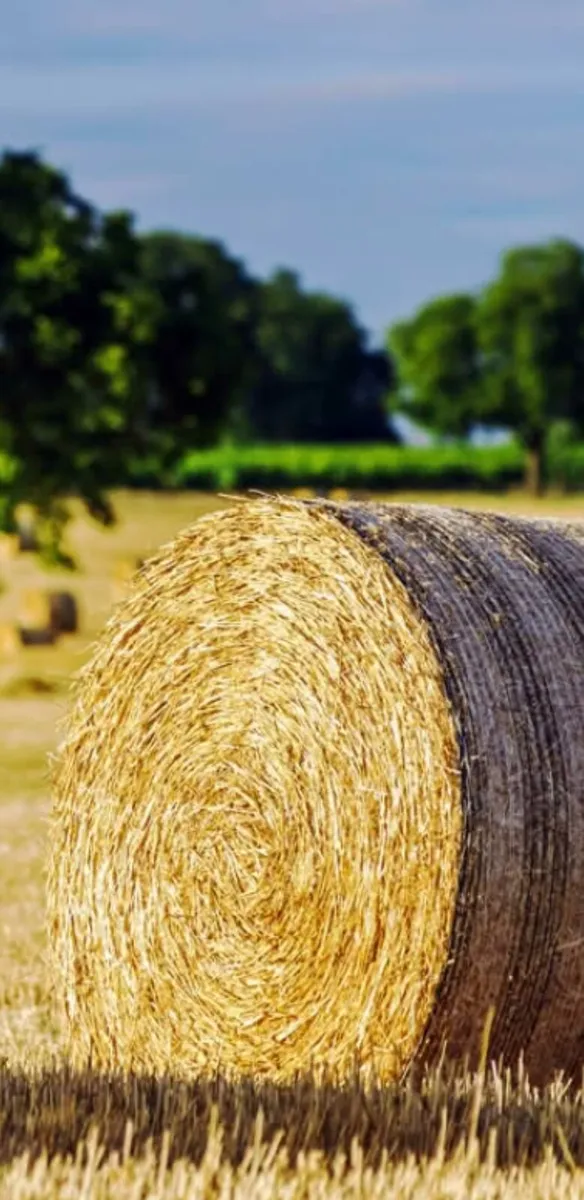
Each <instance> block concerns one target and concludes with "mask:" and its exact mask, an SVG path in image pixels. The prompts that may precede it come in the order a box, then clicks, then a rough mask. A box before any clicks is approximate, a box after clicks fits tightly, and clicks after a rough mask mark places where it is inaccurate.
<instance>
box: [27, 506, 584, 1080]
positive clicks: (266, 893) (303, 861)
mask: <svg viewBox="0 0 584 1200" xmlns="http://www.w3.org/2000/svg"><path fill="white" fill-rule="evenodd" d="M583 727H584V543H583V542H582V541H581V540H580V538H579V536H578V535H576V534H573V533H571V532H570V531H569V530H562V529H561V528H559V527H552V526H551V525H545V524H538V523H535V522H534V523H530V522H526V521H521V520H510V519H506V518H503V517H498V516H492V515H479V514H476V513H475V514H470V513H465V512H460V511H451V510H446V509H434V508H432V509H431V508H425V507H416V506H397V505H396V506H394V505H387V506H367V505H361V506H359V505H357V504H354V505H350V504H349V505H334V504H331V503H330V502H324V501H323V502H320V501H315V502H312V503H299V502H297V501H292V500H290V501H285V500H265V499H262V500H257V501H250V502H247V503H236V504H235V505H233V506H232V507H231V508H230V509H228V510H226V511H224V512H220V513H215V514H213V515H212V516H209V517H206V518H204V519H202V520H200V521H199V522H197V524H196V525H195V526H194V527H193V528H192V529H190V530H187V531H186V532H185V533H183V534H181V535H180V536H179V537H178V538H177V539H176V540H175V541H174V542H173V543H172V544H171V545H169V546H167V547H164V548H163V549H162V550H161V551H160V552H159V553H158V554H157V555H156V556H155V557H154V558H153V559H152V560H150V562H148V563H147V564H146V566H145V567H144V569H143V571H142V572H141V574H140V576H139V577H137V579H136V581H135V585H134V588H133V590H132V593H131V595H130V596H129V597H128V599H127V601H126V603H125V604H124V605H122V607H121V608H120V609H119V610H118V611H117V613H116V614H115V616H114V617H113V618H112V620H111V621H110V623H109V626H108V628H107V631H106V633H105V634H104V636H103V638H102V640H101V643H100V644H99V646H98V648H97V651H96V654H95V657H94V659H93V661H92V663H91V664H90V665H89V666H88V667H87V668H86V669H85V671H84V673H83V674H82V677H81V680H80V683H79V690H78V696H77V702H76V707H75V709H74V713H73V716H72V719H71V723H70V727H69V731H68V735H67V737H66V739H65V742H64V744H63V747H62V751H61V761H60V766H59V769H58V775H57V781H56V799H55V818H54V828H53V848H52V862H51V868H50V881H49V910H50V928H51V936H52V944H53V948H54V954H55V959H56V962H57V964H58V970H59V977H60V985H61V988H62V993H63V997H64V1001H65V1005H66V1010H67V1014H68V1018H69V1027H70V1033H71V1050H72V1054H73V1057H74V1059H75V1061H76V1062H77V1063H79V1064H81V1063H82V1062H84V1061H86V1060H87V1059H88V1058H89V1057H90V1056H91V1058H92V1059H93V1061H94V1062H95V1063H98V1064H101V1065H103V1066H106V1067H114V1068H119V1067H124V1068H137V1069H146V1070H156V1071H166V1070H171V1071H180V1072H194V1071H197V1070H201V1069H204V1068H213V1067H215V1066H216V1065H218V1064H220V1065H221V1066H222V1067H223V1068H225V1069H227V1070H228V1071H232V1072H236V1073H252V1074H254V1075H259V1076H271V1077H273V1078H276V1079H285V1078H289V1077H291V1076H292V1075H293V1074H294V1073H295V1072H296V1071H298V1070H303V1069H305V1068H308V1067H310V1066H311V1065H312V1066H316V1067H328V1068H330V1069H332V1070H333V1071H335V1072H338V1073H340V1074H341V1075H345V1074H348V1073H349V1072H351V1071H352V1070H353V1067H354V1063H355V1059H358V1060H360V1062H361V1063H362V1065H363V1066H364V1067H374V1068H375V1070H376V1071H377V1073H378V1075H379V1076H380V1077H381V1078H382V1079H390V1078H394V1077H396V1076H398V1075H399V1074H400V1073H401V1072H402V1071H403V1070H404V1069H406V1068H407V1067H408V1066H409V1065H410V1064H412V1063H422V1062H426V1061H429V1060H432V1059H435V1058H436V1057H437V1056H438V1055H439V1054H440V1052H441V1050H442V1048H443V1047H444V1046H446V1048H447V1050H448V1053H449V1054H450V1055H451V1056H453V1057H461V1056H464V1055H467V1054H468V1055H470V1056H471V1057H472V1056H473V1054H474V1052H475V1051H476V1049H477V1047H478V1045H479V1043H480V1038H481V1033H482V1029H483V1026H484V1022H485V1019H486V1016H487V1013H488V1010H489V1009H490V1008H491V1007H494V1008H495V1019H494V1024H493V1028H492V1041H491V1051H492V1053H493V1055H494V1056H495V1057H499V1056H501V1057H502V1058H504V1059H505V1060H507V1061H511V1062H513V1061H515V1060H516V1059H517V1057H518V1055H519V1054H520V1052H521V1051H522V1050H523V1051H524V1052H525V1058H526V1063H527V1067H528V1069H529V1071H530V1073H531V1075H532V1077H534V1078H535V1079H536V1080H539V1079H543V1078H545V1077H547V1076H549V1074H550V1073H551V1072H552V1071H553V1070H554V1069H555V1068H557V1067H562V1068H564V1069H566V1070H568V1071H572V1070H579V1069H580V1065H581V1060H582V1057H583V1048H584V1010H583V1009H582V1005H581V996H582V993H583V988H584V865H583V864H584V738H583V733H584V728H583Z"/></svg>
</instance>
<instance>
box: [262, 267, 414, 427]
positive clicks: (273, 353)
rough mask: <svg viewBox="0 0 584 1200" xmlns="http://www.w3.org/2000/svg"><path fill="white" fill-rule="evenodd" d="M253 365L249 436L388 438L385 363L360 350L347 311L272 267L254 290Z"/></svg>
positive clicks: (361, 339) (361, 341)
mask: <svg viewBox="0 0 584 1200" xmlns="http://www.w3.org/2000/svg"><path fill="white" fill-rule="evenodd" d="M256 337H257V348H258V355H259V359H260V362H261V370H260V376H259V380H258V383H257V386H256V387H255V389H254V390H253V392H252V393H251V395H250V399H249V404H248V414H249V424H250V427H251V429H252V431H253V433H254V434H255V436H257V437H260V438H263V439H266V440H271V441H289V440H294V441H332V442H334V441H359V440H361V441H362V440H366V439H368V440H369V439H370V440H375V439H378V438H388V437H390V432H389V431H388V423H387V417H386V414H385V408H384V401H385V393H386V391H387V386H388V383H389V378H390V365H389V362H388V360H387V357H386V356H385V355H383V354H379V353H373V352H371V351H369V350H368V349H367V346H366V339H365V334H364V332H363V330H362V329H361V328H360V326H359V325H358V324H357V321H356V320H355V316H354V314H353V311H352V309H351V308H350V306H349V305H348V304H346V303H344V302H343V301H342V300H338V299H336V298H335V297H332V296H329V295H326V294H325V293H322V292H305V291H303V289H302V287H301V283H300V280H299V277H298V275H296V274H295V273H294V272H292V271H288V270H278V271H276V272H275V274H274V275H273V276H272V277H271V278H270V279H268V280H267V281H266V282H265V283H264V284H262V286H261V289H260V300H259V316H258V325H257V334H256Z"/></svg>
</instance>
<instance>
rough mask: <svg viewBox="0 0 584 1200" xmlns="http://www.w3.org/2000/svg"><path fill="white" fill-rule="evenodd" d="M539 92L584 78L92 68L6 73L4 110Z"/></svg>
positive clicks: (0, 92)
mask: <svg viewBox="0 0 584 1200" xmlns="http://www.w3.org/2000/svg"><path fill="white" fill-rule="evenodd" d="M533 90H537V91H538V92H539V93H542V92H552V93H553V92H555V93H559V94H562V93H565V94H570V93H574V92H575V93H577V94H581V95H584V76H583V75H582V73H581V72H580V71H576V70H573V71H565V72H558V71H557V70H555V69H554V68H550V69H549V70H548V71H547V72H546V73H545V74H542V73H541V72H540V71H531V70H525V69H524V70H522V71H518V70H514V69H512V68H504V67H501V66H497V65H487V66H485V67H483V69H482V70H481V71H480V72H477V71H474V70H464V69H460V68H458V69H457V68H449V67H448V68H443V69H436V70H434V71H425V70H417V71H416V70H409V71H406V70H403V71H400V70H385V71H379V70H368V69H367V67H366V65H363V66H361V67H358V68H350V67H345V68H344V69H343V68H342V67H340V68H337V69H336V70H335V71H331V70H330V69H323V71H322V73H321V74H319V73H317V72H315V71H314V70H310V71H307V70H306V68H303V65H302V64H296V65H295V64H293V63H292V64H290V65H288V67H287V68H284V69H279V70H278V69H277V68H274V67H272V66H267V67H265V68H264V69H263V71H261V72H255V71H251V70H249V69H245V68H243V69H242V67H241V66H239V65H237V64H235V63H234V64H233V65H232V66H231V67H226V66H223V67H222V69H221V70H218V69H217V66H216V65H210V66H209V65H207V66H206V65H204V64H201V65H197V66H193V65H191V64H189V63H188V62H186V63H185V62H182V63H176V64H174V65H172V66H166V65H162V64H156V63H152V62H147V63H127V64H116V65H108V64H101V63H97V64H90V65H86V66H76V65H70V66H65V67H57V66H54V67H53V66H47V67H44V68H34V69H33V68H30V69H25V68H16V67H11V66H10V65H8V66H5V67H4V68H3V69H2V72H1V76H0V104H2V106H3V107H5V108H6V112H7V113H9V114H10V115H11V116H12V117H17V116H19V115H20V116H21V115H24V114H29V115H31V116H32V115H34V114H35V113H38V114H41V113H42V114H43V115H46V114H48V113H52V114H62V115H63V117H65V116H67V115H68V114H71V113H76V114H79V113H81V112H83V113H85V114H93V115H97V114H105V113H114V112H119V113H128V112H134V113H140V114H142V115H144V114H146V113H147V112H151V113H157V114H160V113H161V112H162V111H163V110H169V109H170V110H172V109H175V110H181V111H182V113H183V115H185V114H186V113H187V112H188V111H189V110H193V111H194V110H197V109H205V108H207V107H208V106H210V105H212V106H215V107H218V108H225V107H229V106H232V105H235V104H236V105H238V106H239V105H262V104H279V105H319V104H320V105H326V104H335V103H340V102H347V101H352V102H355V103H359V102H367V101H376V100H385V99H386V100H388V101H389V100H391V99H392V98H403V97H423V96H430V97H431V96H440V95H449V94H460V95H461V96H469V95H521V94H522V93H529V92H530V91H533Z"/></svg>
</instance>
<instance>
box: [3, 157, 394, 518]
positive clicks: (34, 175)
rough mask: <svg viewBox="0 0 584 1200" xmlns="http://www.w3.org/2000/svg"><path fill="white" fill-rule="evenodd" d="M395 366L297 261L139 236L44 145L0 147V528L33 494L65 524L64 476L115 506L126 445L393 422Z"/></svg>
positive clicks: (370, 434)
mask: <svg viewBox="0 0 584 1200" xmlns="http://www.w3.org/2000/svg"><path fill="white" fill-rule="evenodd" d="M389 370H390V368H389V359H388V356H387V355H386V354H385V353H384V352H382V351H374V350H372V349H370V347H369V344H368V337H367V334H366V332H365V330H364V329H363V328H362V327H361V326H360V325H359V323H358V321H357V320H356V317H355V314H354V312H353V310H352V308H351V306H350V305H349V304H348V303H347V302H346V301H344V300H342V299H337V298H336V297H334V296H330V295H327V294H325V293H322V292H310V291H306V290H305V289H304V288H303V287H302V284H301V281H300V279H299V277H298V276H297V275H296V274H295V273H294V272H293V271H290V270H285V269H281V270H278V271H276V272H275V273H274V274H273V275H272V277H271V278H269V279H267V280H259V279H256V278H254V277H253V276H252V275H251V274H250V273H249V271H248V270H247V268H246V267H245V265H244V264H243V262H241V261H240V260H239V259H237V258H235V257H233V256H232V255H231V254H230V253H229V252H228V251H227V249H226V248H225V247H224V246H223V245H222V244H221V243H220V242H218V241H211V240H208V239H204V238H200V237H194V236H190V235H185V234H181V233H176V232H165V231H163V232H155V233H150V234H145V235H144V234H142V235H139V234H138V233H137V232H136V229H135V225H134V219H133V217H132V214H130V213H128V212H125V211H119V212H108V213H101V212H99V211H98V210H97V208H96V207H95V206H94V205H93V204H91V203H90V202H89V201H87V200H86V199H84V198H83V197H81V196H79V195H78V194H77V193H76V191H75V190H74V188H73V186H72V184H71V181H70V180H69V178H68V177H67V176H66V174H65V173H63V172H62V171H59V170H57V169H56V168H55V167H53V166H51V165H50V164H49V163H47V162H45V161H44V160H43V159H42V157H41V156H39V155H38V154H37V153H34V152H30V151H25V152H21V151H6V152H5V153H4V154H3V155H2V157H1V158H0V454H2V455H3V462H4V464H5V466H4V468H3V482H2V489H1V492H0V506H1V507H0V528H5V529H6V528H10V525H11V522H13V520H14V510H15V507H16V505H17V504H18V502H19V501H20V500H21V499H22V498H23V497H26V498H27V499H29V500H30V499H32V500H33V502H34V503H35V504H36V505H37V506H38V507H39V508H40V509H41V510H42V511H43V513H44V514H45V516H46V520H47V522H48V523H49V525H51V523H52V525H53V526H54V532H55V541H58V531H59V526H60V524H61V523H62V520H63V519H64V514H63V510H62V508H61V507H60V505H59V503H58V498H59V497H60V496H62V495H64V494H67V493H68V492H71V491H72V490H73V491H75V492H76V493H77V494H79V495H81V496H82V497H83V499H84V500H85V502H86V504H87V506H88V508H89V509H90V511H91V512H92V514H93V515H94V516H95V517H97V518H98V519H99V520H101V521H102V522H105V523H107V522H108V521H111V520H112V517H113V514H112V512H111V509H110V506H109V503H108V500H107V491H108V488H109V487H110V486H111V485H112V484H114V483H120V481H121V480H123V478H124V464H125V462H126V461H127V459H128V456H129V455H130V454H133V455H136V454H140V453H143V454H145V453H148V452H149V453H152V454H156V456H157V458H158V460H159V461H160V463H161V466H168V465H169V464H170V463H172V461H173V460H174V459H176V458H177V456H180V455H181V454H182V453H184V450H185V449H189V448H192V447H194V446H205V445H209V444H213V443H214V442H216V441H217V439H219V438H225V437H231V438H236V439H248V440H253V441H286V440H287V441H327V442H342V441H345V442H347V441H376V440H380V439H391V436H392V435H391V431H390V429H389V428H388V420H387V413H386V406H385V396H386V393H387V390H388V387H389V385H390V383H391V380H390V374H389ZM6 464H8V466H7V465H6Z"/></svg>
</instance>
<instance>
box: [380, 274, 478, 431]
mask: <svg viewBox="0 0 584 1200" xmlns="http://www.w3.org/2000/svg"><path fill="white" fill-rule="evenodd" d="M387 340H388V349H389V351H390V353H391V354H392V355H393V357H394V360H395V364H396V379H395V385H394V388H393V391H392V394H391V400H390V407H391V408H392V410H393V411H396V412H401V413H404V414H405V415H406V416H408V417H410V418H411V419H412V420H413V421H416V422H418V423H420V424H422V425H424V426H427V427H429V428H430V429H432V430H434V431H435V432H437V433H439V434H442V435H447V436H452V437H465V436H466V435H467V434H468V433H469V432H470V430H471V429H472V427H473V425H475V424H476V423H477V421H478V420H479V419H481V418H483V417H484V416H485V415H486V413H485V406H484V392H483V386H482V383H483V381H482V370H481V363H480V357H479V347H478V340H477V329H476V304H475V300H474V298H473V296H470V295H466V294H464V293H463V294H459V295H452V296H443V297H439V298H438V299H436V300H432V301H431V302H430V303H429V304H426V305H424V306H423V307H422V308H421V309H420V310H419V311H418V312H417V313H415V315H414V316H413V318H412V319H411V320H409V321H400V322H399V323H397V324H395V325H393V326H392V328H391V329H390V331H389V334H388V339H387Z"/></svg>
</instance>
